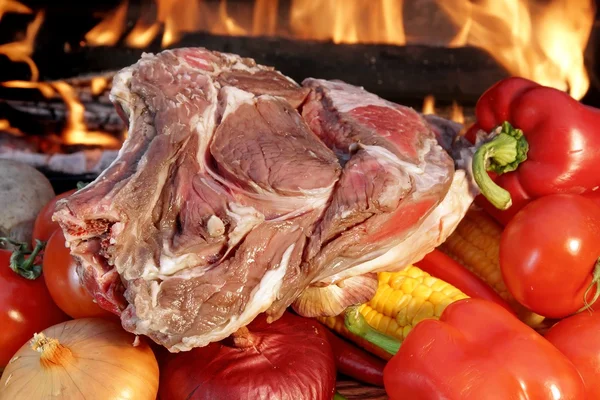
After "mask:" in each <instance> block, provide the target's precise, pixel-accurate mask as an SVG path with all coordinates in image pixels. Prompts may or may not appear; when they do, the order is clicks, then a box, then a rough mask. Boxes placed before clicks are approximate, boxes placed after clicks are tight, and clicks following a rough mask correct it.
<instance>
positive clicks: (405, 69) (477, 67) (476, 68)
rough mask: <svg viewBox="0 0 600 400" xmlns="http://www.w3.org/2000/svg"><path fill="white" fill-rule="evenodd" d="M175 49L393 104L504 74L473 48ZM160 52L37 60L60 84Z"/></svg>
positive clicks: (304, 44) (225, 45)
mask: <svg viewBox="0 0 600 400" xmlns="http://www.w3.org/2000/svg"><path fill="white" fill-rule="evenodd" d="M177 46H178V47H185V46H203V47H207V48H209V49H211V50H217V51H223V52H232V53H237V54H240V55H242V56H244V57H252V58H254V59H255V60H256V61H257V62H259V63H261V64H265V65H272V66H274V67H275V68H277V69H279V70H280V71H282V72H283V73H284V74H286V75H288V76H290V77H291V78H293V79H295V80H297V81H302V80H303V79H304V78H307V77H318V78H324V79H341V80H343V81H346V82H348V83H351V84H355V85H360V86H363V87H364V88H365V89H367V90H369V91H371V92H373V93H377V94H378V95H380V96H382V97H385V98H388V99H390V100H395V101H400V100H406V99H422V98H423V97H425V96H426V95H428V94H434V95H435V96H436V97H437V98H439V99H441V100H447V101H451V100H457V101H459V102H462V103H468V104H469V103H470V104H472V103H475V102H476V100H477V99H478V98H479V96H480V95H481V93H483V92H484V91H485V90H486V89H487V88H488V87H489V86H490V85H492V84H493V83H495V82H496V81H498V80H499V79H502V78H504V77H506V76H508V73H507V72H506V70H504V69H503V68H502V67H501V66H500V65H499V64H498V63H496V61H495V60H494V59H493V58H492V57H491V56H490V55H489V54H487V53H486V52H485V51H483V50H481V49H478V48H474V47H462V48H447V47H432V46H419V45H408V46H393V45H364V44H355V45H349V44H334V43H332V42H316V41H296V40H290V39H284V38H277V37H236V36H216V35H210V34H207V33H192V34H188V35H186V36H184V37H183V38H182V40H181V41H180V42H179V43H178V44H177ZM160 50H161V48H160V43H158V41H156V42H155V43H153V44H152V45H151V46H149V47H148V48H147V49H144V50H141V49H131V48H127V47H122V46H117V47H82V48H78V49H73V50H72V51H71V52H70V53H64V54H60V55H57V56H56V57H53V58H52V60H50V59H48V58H46V57H44V58H42V57H41V56H40V57H39V60H38V59H36V61H37V62H38V65H39V67H40V70H41V71H42V75H43V77H44V78H45V79H64V78H66V77H67V76H73V75H80V74H83V73H88V72H104V71H107V70H115V69H120V68H122V67H125V66H127V65H130V64H133V63H135V62H136V61H137V60H138V59H139V58H140V56H141V54H142V52H143V51H151V52H158V51H160Z"/></svg>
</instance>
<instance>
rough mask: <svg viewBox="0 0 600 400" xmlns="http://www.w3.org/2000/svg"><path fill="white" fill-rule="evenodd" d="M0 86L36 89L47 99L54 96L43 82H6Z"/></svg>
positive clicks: (49, 86) (50, 87)
mask: <svg viewBox="0 0 600 400" xmlns="http://www.w3.org/2000/svg"><path fill="white" fill-rule="evenodd" d="M0 85H2V86H4V87H7V88H21V89H37V90H39V91H40V93H41V94H42V96H44V97H45V98H47V99H49V98H51V97H52V96H54V94H55V91H54V89H53V88H52V86H51V85H50V84H49V83H45V82H31V81H7V82H2V83H1V84H0Z"/></svg>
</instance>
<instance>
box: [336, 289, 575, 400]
mask: <svg viewBox="0 0 600 400" xmlns="http://www.w3.org/2000/svg"><path fill="white" fill-rule="evenodd" d="M346 327H347V328H348V329H349V330H350V331H351V332H352V333H355V334H358V335H359V336H362V337H364V338H365V339H367V340H369V341H371V342H373V343H374V344H377V345H379V346H381V347H382V348H384V349H386V350H387V351H389V352H390V353H392V354H395V355H394V357H392V358H391V360H390V361H389V362H388V363H387V365H386V367H385V370H384V376H383V380H384V384H385V390H386V392H387V394H388V396H389V398H390V400H395V399H415V400H417V399H419V400H429V399H431V400H435V399H449V400H454V399H457V400H458V399H460V400H484V399H536V400H555V399H561V400H576V399H577V400H580V399H584V398H585V386H584V383H583V380H582V378H581V376H580V375H579V372H577V369H576V368H575V366H574V365H573V363H572V362H571V361H569V360H568V359H567V358H566V357H565V356H564V355H563V354H562V353H561V352H560V351H559V350H558V349H557V348H556V347H554V346H553V345H552V344H550V342H548V341H547V340H546V339H544V338H543V337H542V336H541V335H540V334H539V333H537V332H535V331H534V330H533V329H531V328H530V327H528V326H527V325H525V324H523V323H522V322H521V321H519V320H518V319H517V318H516V317H515V316H514V315H512V314H510V313H508V312H507V311H506V310H505V309H504V308H502V307H500V306H499V305H497V304H495V303H492V302H491V301H487V300H482V299H463V300H458V301H456V302H454V303H452V304H450V305H448V307H446V309H445V310H444V312H443V313H442V316H441V317H440V319H439V320H436V319H425V320H423V321H421V322H419V323H418V324H417V325H416V326H415V327H414V328H413V329H412V331H411V332H410V333H409V334H408V336H407V337H406V339H405V340H404V342H402V344H400V343H399V342H398V341H397V340H396V339H395V338H392V337H389V336H387V335H384V334H382V333H380V332H377V331H375V330H374V329H373V328H371V327H370V326H369V325H368V324H367V322H366V321H365V319H364V317H362V315H361V314H360V313H359V312H358V308H350V309H349V310H348V311H347V313H346Z"/></svg>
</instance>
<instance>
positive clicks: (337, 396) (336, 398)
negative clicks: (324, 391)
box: [333, 392, 346, 400]
mask: <svg viewBox="0 0 600 400" xmlns="http://www.w3.org/2000/svg"><path fill="white" fill-rule="evenodd" d="M333 400H346V398H345V397H344V396H342V395H341V394H340V392H335V394H334V395H333Z"/></svg>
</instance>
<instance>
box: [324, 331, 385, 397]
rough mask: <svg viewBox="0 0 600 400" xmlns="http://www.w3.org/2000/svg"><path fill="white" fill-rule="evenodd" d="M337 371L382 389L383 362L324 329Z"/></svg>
mask: <svg viewBox="0 0 600 400" xmlns="http://www.w3.org/2000/svg"><path fill="white" fill-rule="evenodd" d="M326 332H327V339H328V341H329V344H330V345H331V348H332V350H333V356H334V357H335V366H336V368H337V371H338V372H340V373H342V374H344V375H347V376H349V377H350V378H354V379H356V380H357V381H360V382H363V383H368V384H369V385H375V386H380V387H383V368H384V367H385V362H384V361H383V360H381V359H379V358H377V357H375V356H374V355H372V354H369V353H367V352H366V351H364V350H362V349H360V348H358V347H356V346H355V345H353V344H352V343H350V342H348V341H347V340H344V339H342V338H340V337H339V336H337V335H335V334H334V333H333V332H331V331H330V330H329V329H326Z"/></svg>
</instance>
